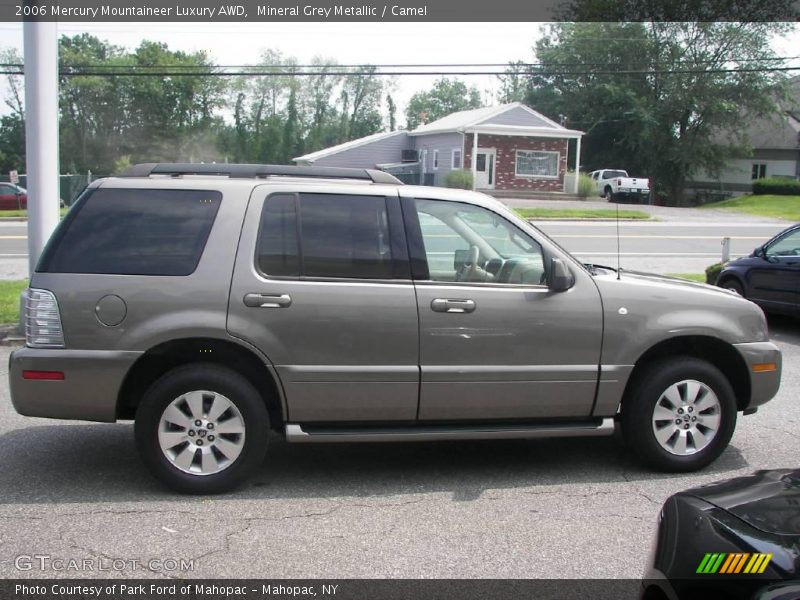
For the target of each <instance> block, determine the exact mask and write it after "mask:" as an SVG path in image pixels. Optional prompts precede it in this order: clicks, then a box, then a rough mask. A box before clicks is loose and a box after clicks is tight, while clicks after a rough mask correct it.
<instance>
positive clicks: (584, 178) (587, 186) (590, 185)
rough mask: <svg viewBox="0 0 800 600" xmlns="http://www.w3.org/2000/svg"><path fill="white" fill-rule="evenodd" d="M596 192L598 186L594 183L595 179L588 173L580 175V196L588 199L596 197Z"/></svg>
mask: <svg viewBox="0 0 800 600" xmlns="http://www.w3.org/2000/svg"><path fill="white" fill-rule="evenodd" d="M596 190H597V186H596V185H595V183H594V179H592V178H591V177H590V176H589V175H588V174H587V173H580V174H579V175H578V196H580V197H581V198H588V197H589V196H594V195H595V193H596Z"/></svg>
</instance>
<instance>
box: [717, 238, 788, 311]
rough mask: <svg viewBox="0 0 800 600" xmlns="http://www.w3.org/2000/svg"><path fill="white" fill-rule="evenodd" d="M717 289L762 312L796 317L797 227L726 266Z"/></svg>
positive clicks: (718, 281) (721, 273)
mask: <svg viewBox="0 0 800 600" xmlns="http://www.w3.org/2000/svg"><path fill="white" fill-rule="evenodd" d="M717 285H718V286H720V287H723V288H726V289H729V290H733V291H735V292H736V293H737V294H739V295H740V296H743V297H744V298H747V299H748V300H752V301H753V302H755V303H756V304H758V305H759V306H761V308H763V309H764V310H765V311H768V312H775V313H786V314H796V313H797V312H798V310H799V309H800V295H798V294H800V224H798V225H792V226H791V227H789V228H788V229H785V230H784V231H781V232H780V233H779V234H778V235H776V236H775V237H774V238H772V239H771V240H770V241H768V242H767V243H766V244H764V245H763V246H759V247H758V248H756V249H755V250H753V253H752V254H751V255H750V256H747V257H744V258H739V259H737V260H734V261H731V262H729V263H728V264H727V265H725V268H724V269H722V271H721V272H720V274H719V277H717Z"/></svg>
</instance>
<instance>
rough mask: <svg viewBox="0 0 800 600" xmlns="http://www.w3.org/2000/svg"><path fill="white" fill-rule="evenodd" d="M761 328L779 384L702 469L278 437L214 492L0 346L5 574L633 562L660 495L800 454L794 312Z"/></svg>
mask: <svg viewBox="0 0 800 600" xmlns="http://www.w3.org/2000/svg"><path fill="white" fill-rule="evenodd" d="M770 327H771V332H772V336H773V339H774V341H776V343H778V345H779V346H780V347H781V349H782V350H783V352H784V376H783V384H782V387H781V391H780V393H779V395H778V396H777V398H776V399H775V400H773V401H772V402H770V403H768V404H767V405H766V406H764V407H762V408H761V410H760V411H759V412H758V413H757V414H756V415H752V416H748V417H740V421H739V424H738V427H737V431H736V434H735V436H734V438H733V440H732V443H731V446H730V447H729V448H728V450H727V451H726V452H725V453H724V454H723V455H722V457H721V458H720V459H719V460H718V461H717V462H716V463H714V464H713V465H711V467H709V468H707V469H706V470H704V471H702V472H700V473H694V474H687V475H667V474H661V473H653V472H649V471H647V470H644V469H642V468H641V467H639V466H638V465H637V464H636V463H635V462H634V461H633V460H632V459H631V458H630V457H629V456H628V455H627V454H626V453H625V451H624V448H623V446H622V444H621V440H619V439H618V438H617V437H614V438H595V439H586V440H581V439H565V440H536V441H491V442H489V441H487V442H446V443H408V444H369V445H365V444H360V445H359V444H341V445H338V444H337V445H332V444H329V445H300V446H297V445H289V444H286V443H285V442H283V441H282V440H281V439H280V438H278V437H276V438H275V440H274V443H272V445H271V447H270V450H269V452H268V455H267V460H266V461H265V463H264V465H263V467H262V468H261V470H260V472H259V473H258V474H257V476H256V477H255V478H254V479H253V480H251V481H250V482H249V483H248V484H247V485H246V486H245V487H244V488H242V489H240V490H239V491H237V492H234V493H230V494H227V495H223V496H215V497H183V496H177V495H174V494H172V493H170V492H168V491H166V490H165V489H164V488H162V487H161V486H160V485H159V484H158V483H157V482H156V481H155V480H153V479H152V478H151V477H150V475H149V474H148V473H147V472H146V471H145V469H144V467H143V465H142V464H141V463H140V461H139V458H138V456H137V453H136V450H135V447H134V442H133V431H132V426H131V425H130V424H116V425H109V424H88V423H65V422H58V421H49V420H45V419H31V418H26V417H21V416H19V415H17V414H16V413H15V412H14V410H13V408H12V407H11V404H10V400H9V394H8V386H7V368H6V365H7V364H8V353H9V351H10V349H9V348H0V364H2V365H3V372H2V383H0V457H2V458H0V577H6V578H12V577H13V578H17V577H52V576H58V577H84V578H86V577H259V578H262V577H263V578H284V577H289V578H292V577H302V578H316V577H319V578H328V577H336V578H350V577H353V578H361V577H366V578H371V577H382V578H384V577H385V578H388V577H396V578H420V577H422V578H429V577H437V578H462V577H464V578H476V577H492V578H494V577H497V578H637V577H639V576H640V575H641V573H642V570H643V568H644V565H645V562H646V559H647V553H648V551H649V547H650V543H651V538H652V534H653V532H654V527H655V523H656V517H657V515H658V513H659V510H660V507H661V504H662V503H663V501H664V500H665V499H666V498H667V497H668V496H669V495H670V494H673V493H675V492H677V491H679V490H682V489H684V488H687V487H690V486H695V485H698V484H701V483H707V482H711V481H715V480H719V479H725V478H729V477H734V476H738V475H742V474H746V473H750V472H752V471H754V470H756V469H763V468H787V467H795V468H797V467H798V466H800V464H798V460H800V459H798V456H800V402H798V401H797V399H798V397H800V375H799V373H800V369H799V368H798V367H800V322H798V321H793V320H788V319H786V320H783V319H782V320H772V321H771V323H770ZM379 400H380V399H376V401H379ZM35 556H40V557H41V556H46V557H49V558H48V559H41V558H39V559H36V558H32V557H35ZM20 557H22V558H20ZM57 561H61V562H57ZM70 561H73V562H72V563H71V562H70ZM181 561H183V562H182V563H181ZM73 566H74V567H77V568H72V567H73ZM90 566H91V568H89V567H90Z"/></svg>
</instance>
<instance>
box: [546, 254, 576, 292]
mask: <svg viewBox="0 0 800 600" xmlns="http://www.w3.org/2000/svg"><path fill="white" fill-rule="evenodd" d="M573 285H575V277H574V276H573V275H572V273H571V272H570V270H569V267H567V264H566V263H565V262H564V261H563V260H561V259H560V258H551V259H550V276H549V278H548V281H547V287H549V288H550V290H551V291H553V292H566V291H567V290H568V289H569V288H571V287H572V286H573Z"/></svg>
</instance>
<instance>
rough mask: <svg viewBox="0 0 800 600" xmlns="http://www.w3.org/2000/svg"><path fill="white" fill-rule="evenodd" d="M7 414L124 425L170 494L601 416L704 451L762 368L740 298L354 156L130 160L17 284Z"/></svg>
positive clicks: (566, 427)
mask: <svg viewBox="0 0 800 600" xmlns="http://www.w3.org/2000/svg"><path fill="white" fill-rule="evenodd" d="M23 300H24V311H23V315H22V318H23V321H24V325H25V335H26V347H25V348H23V349H20V350H17V351H16V352H14V353H13V354H12V355H11V359H10V361H11V365H10V367H11V368H10V374H9V377H10V381H11V394H12V400H13V403H14V406H15V408H16V409H17V411H18V412H19V413H21V414H23V415H30V416H36V417H52V418H58V419H85V420H93V421H107V422H113V421H117V420H125V419H135V435H136V441H137V444H138V447H139V450H140V452H141V455H142V458H143V460H144V462H145V463H146V464H147V465H148V466H149V467H150V469H151V470H152V471H153V473H154V474H155V475H156V476H157V477H159V478H160V479H161V480H163V481H164V482H165V483H166V484H168V485H170V486H171V487H173V488H174V489H177V490H179V491H182V492H189V493H213V492H220V491H223V490H226V489H229V488H231V487H233V486H235V485H236V484H238V483H239V482H241V481H242V480H243V479H244V478H246V477H247V475H248V474H249V473H251V472H252V471H253V470H254V469H255V468H257V467H258V466H259V464H260V463H261V462H262V460H263V458H264V455H265V452H266V449H267V438H268V432H269V430H270V429H272V430H276V431H278V432H281V433H283V434H284V435H285V436H286V439H287V440H288V441H290V442H338V441H347V442H353V441H364V442H370V441H403V440H447V439H487V438H536V437H556V436H599V435H610V434H612V433H613V432H614V430H615V427H616V426H620V427H621V428H622V431H623V433H624V436H625V438H626V441H627V443H628V444H629V445H630V446H631V448H632V449H633V451H634V452H635V454H636V456H637V457H638V458H640V459H641V460H642V461H644V462H645V463H647V464H649V465H651V466H652V467H654V468H657V469H663V470H670V471H689V470H694V469H699V468H702V467H704V466H705V465H707V464H708V463H710V462H711V461H713V460H714V459H715V458H717V457H718V456H719V454H720V453H721V452H722V451H723V450H724V449H725V447H726V446H727V444H728V442H729V441H730V439H731V435H732V434H733V431H734V427H735V424H736V418H737V413H739V412H744V413H745V414H747V413H752V412H755V410H756V408H757V407H758V406H759V405H760V404H763V403H764V402H766V401H768V400H769V399H770V398H772V397H773V396H774V395H775V394H776V392H777V390H778V385H779V382H780V369H781V355H780V352H779V350H778V349H777V347H776V346H775V345H773V344H772V343H770V341H769V339H768V335H767V324H766V320H765V318H764V314H763V313H762V311H761V309H760V308H758V307H757V306H756V305H755V304H752V303H751V302H749V301H747V300H744V299H742V298H740V297H739V296H737V295H735V294H732V293H730V292H728V291H725V290H721V289H719V288H714V287H710V286H706V285H702V284H695V283H690V282H682V281H678V280H675V279H669V278H666V277H659V276H654V275H643V274H634V273H628V272H626V273H624V274H623V275H622V276H621V277H620V276H619V274H618V273H617V272H616V271H614V270H612V269H608V268H602V267H595V266H591V265H588V266H587V265H583V264H581V263H580V262H578V261H577V260H575V259H574V258H573V257H572V256H570V255H569V254H568V253H567V252H565V251H564V250H563V249H561V248H560V247H559V246H558V245H556V244H555V243H554V242H553V241H551V240H550V239H549V238H548V237H547V236H546V235H544V234H543V233H542V232H540V231H538V230H537V229H536V228H535V227H533V226H532V225H530V224H529V223H527V222H526V221H524V220H523V219H520V218H519V217H518V216H516V215H515V214H514V213H513V212H511V211H509V210H508V209H507V208H505V206H504V205H502V204H501V203H500V202H498V201H496V200H494V199H492V198H490V197H488V196H485V195H482V194H478V193H474V192H468V191H462V190H448V189H441V188H430V187H418V186H407V185H402V184H400V182H399V181H398V180H396V179H395V178H394V177H392V176H391V175H389V174H386V173H383V172H380V171H371V170H364V169H332V168H320V167H281V166H266V165H193V164H143V165H137V166H135V167H132V168H131V169H130V170H129V171H128V172H126V173H125V174H123V175H122V176H119V177H113V178H108V179H101V180H98V181H96V182H94V183H93V184H92V185H91V186H90V187H89V188H88V189H87V190H86V191H85V192H84V193H83V194H82V196H81V197H80V198H79V200H78V201H77V203H76V204H75V205H74V206H73V207H72V208H71V209H70V211H69V213H68V214H67V216H66V217H65V218H64V220H63V222H62V223H61V224H60V225H59V227H58V229H57V230H56V232H55V233H54V234H53V236H52V238H51V240H50V242H49V244H48V246H47V248H46V249H45V252H44V254H43V255H42V257H41V260H40V262H39V264H38V266H37V268H36V272H35V273H34V274H33V276H32V278H31V281H30V288H29V289H28V290H27V291H26V292H25V294H24V298H23Z"/></svg>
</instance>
